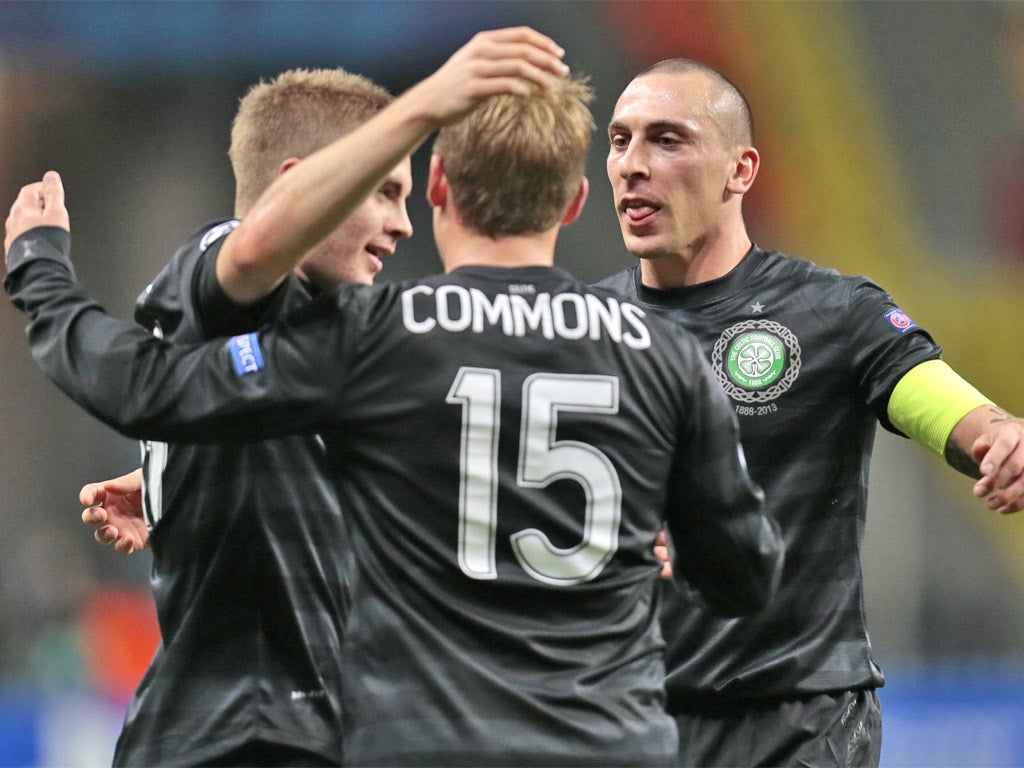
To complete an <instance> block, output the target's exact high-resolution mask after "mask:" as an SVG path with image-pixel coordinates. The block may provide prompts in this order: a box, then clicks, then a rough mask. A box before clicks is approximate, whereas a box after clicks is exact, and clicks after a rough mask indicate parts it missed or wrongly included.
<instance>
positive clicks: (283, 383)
mask: <svg viewBox="0 0 1024 768" xmlns="http://www.w3.org/2000/svg"><path fill="white" fill-rule="evenodd" d="M35 186H36V185H29V187H26V189H25V190H23V191H22V193H21V194H20V195H19V197H18V200H17V202H16V203H15V205H14V207H13V208H12V213H11V216H10V217H9V218H8V220H7V226H8V232H7V238H8V242H9V249H8V252H7V259H6V262H7V269H8V274H7V277H6V279H5V280H4V288H5V289H6V290H7V292H8V293H9V294H10V295H11V299H12V301H13V303H14V305H15V306H16V307H17V308H18V309H20V310H22V311H23V312H25V313H26V314H27V315H28V317H29V325H28V337H29V345H30V347H31V350H32V356H33V357H34V358H35V360H36V362H37V363H38V365H39V367H40V368H41V369H42V371H43V373H45V374H46V376H47V377H48V378H49V379H50V380H51V381H53V382H54V383H55V384H56V385H57V386H58V387H59V388H60V389H61V390H62V391H64V393H65V394H67V395H68V396H69V397H70V398H71V399H72V400H74V401H75V402H76V403H78V404H79V405H80V406H82V407H83V408H84V409H85V410H87V411H88V412H89V413H91V414H93V415H94V416H96V417H97V418H99V419H100V420H101V421H103V422H104V423H105V424H107V425H109V426H111V427H113V428H114V429H116V430H118V431H119V432H121V433H122V434H124V435H127V436H128V437H139V438H148V439H155V440H167V441H176V442H216V441H238V440H247V439H254V438H261V437H275V436H279V435H282V434H287V433H294V432H307V431H315V430H316V429H318V428H322V427H323V426H324V425H326V424H329V423H331V422H330V419H331V417H332V416H333V414H334V400H335V398H336V396H337V395H336V392H334V391H332V389H331V388H330V387H328V386H325V384H324V382H325V381H331V380H332V376H333V377H334V378H338V377H340V373H339V370H340V369H341V368H340V367H341V366H343V365H344V363H343V361H342V360H341V353H342V352H343V350H344V349H346V348H347V346H348V345H350V344H351V342H352V338H353V335H354V333H356V329H355V326H354V324H353V323H347V324H346V323H341V322H336V319H337V315H338V314H339V313H340V311H341V310H340V308H339V307H337V306H336V304H334V303H333V298H334V297H332V296H328V297H325V301H322V302H319V303H317V304H315V305H311V306H310V307H309V308H308V310H304V318H303V319H304V324H303V325H304V327H303V330H304V331H308V333H297V332H295V329H294V328H292V327H290V326H289V325H288V324H287V323H282V324H281V325H280V326H279V327H278V331H277V332H276V333H268V334H266V335H265V336H264V335H260V336H258V335H257V334H255V333H254V334H247V335H244V336H240V337H235V338H234V339H231V340H224V339H222V340H219V341H214V342H210V343H208V344H203V345H192V346H178V345H171V344H168V343H167V342H164V341H162V340H160V339H158V338H156V337H155V336H153V335H151V334H150V333H148V332H147V331H145V330H144V329H143V328H141V327H140V326H138V325H136V324H134V323H131V322H127V321H123V320H118V319H116V318H112V317H109V316H108V315H107V314H106V313H105V312H104V311H103V308H102V307H100V306H99V304H97V303H96V302H95V301H93V300H92V299H90V298H89V296H88V295H86V294H85V292H84V291H83V290H82V288H81V287H80V286H79V285H78V283H77V282H76V281H75V279H74V273H73V271H72V268H71V262H70V259H69V256H68V254H69V252H70V250H71V240H70V235H69V233H68V232H67V230H66V229H65V228H64V227H62V226H36V227H35V228H33V229H30V230H29V231H27V232H23V233H20V234H19V232H20V230H21V229H22V228H23V227H25V226H28V225H32V224H36V223H38V222H40V221H45V222H51V221H56V220H59V219H60V218H61V215H63V217H64V220H65V222H66V215H67V212H66V211H65V210H64V206H63V191H62V189H61V187H60V177H59V176H58V175H57V174H55V173H52V172H51V173H48V174H47V176H46V180H45V181H44V182H42V187H40V188H39V190H35V189H34V188H35ZM33 209H36V210H35V212H33ZM40 212H42V213H40ZM65 226H66V224H65ZM311 313H312V316H310V315H311ZM261 341H262V342H263V347H262V352H263V355H264V357H263V358H262V359H259V360H257V358H256V357H254V350H259V347H258V345H259V343H260V342H261ZM264 360H265V362H266V364H265V365H264V364H263V361H264ZM256 362H258V363H259V365H253V363H256ZM282 370H283V371H284V373H283V374H282V373H281V372H282ZM254 417H257V418H254Z"/></svg>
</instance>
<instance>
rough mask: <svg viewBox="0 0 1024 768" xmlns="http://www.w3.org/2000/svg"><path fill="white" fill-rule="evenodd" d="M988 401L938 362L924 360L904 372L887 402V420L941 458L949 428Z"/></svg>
mask: <svg viewBox="0 0 1024 768" xmlns="http://www.w3.org/2000/svg"><path fill="white" fill-rule="evenodd" d="M991 404H992V401H991V400H990V399H989V398H987V397H985V396H984V395H983V394H981V392H979V391H978V390H976V389H975V388H974V387H973V386H971V385H970V384H968V383H967V382H966V381H964V380H963V379H962V378H960V376H959V375H958V374H957V373H956V371H954V370H953V369H952V368H950V367H949V366H948V365H946V363H944V362H943V361H942V360H927V361H925V362H923V363H921V364H920V365H916V366H914V367H913V368H911V369H910V370H909V371H907V372H906V373H905V374H904V375H903V378H902V379H900V380H899V382H897V384H896V388H895V389H893V391H892V396H891V397H890V398H889V408H888V414H889V420H890V421H891V422H892V424H893V426H894V427H896V429H898V430H900V431H901V432H903V433H904V434H905V435H907V436H908V437H911V438H913V439H914V440H916V441H917V442H919V443H921V444H922V445H925V446H927V447H928V448H929V450H931V451H932V452H933V453H935V454H937V455H938V456H940V457H941V456H944V455H945V451H946V441H948V440H949V436H950V434H951V433H952V432H953V427H955V426H956V425H957V423H958V422H959V421H960V419H962V418H963V417H964V416H966V415H967V414H968V413H970V412H971V411H973V410H974V409H975V408H978V407H980V406H983V405H991Z"/></svg>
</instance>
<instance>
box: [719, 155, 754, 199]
mask: <svg viewBox="0 0 1024 768" xmlns="http://www.w3.org/2000/svg"><path fill="white" fill-rule="evenodd" d="M760 164H761V156H760V155H759V154H758V152H757V150H756V149H754V148H753V147H746V148H744V150H743V151H742V152H741V153H740V154H739V157H737V158H736V164H735V165H734V166H733V169H732V174H731V175H730V176H729V180H728V181H727V182H726V185H725V188H726V190H727V191H729V192H732V193H733V194H734V195H743V194H746V193H747V191H748V190H749V189H750V188H751V186H753V184H754V178H755V177H756V176H757V169H758V167H759V166H760Z"/></svg>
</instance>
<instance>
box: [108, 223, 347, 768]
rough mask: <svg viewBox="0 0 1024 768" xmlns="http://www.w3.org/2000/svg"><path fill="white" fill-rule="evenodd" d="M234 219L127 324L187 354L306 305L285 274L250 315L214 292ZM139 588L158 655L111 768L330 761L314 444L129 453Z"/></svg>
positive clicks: (338, 721) (183, 253)
mask: <svg viewBox="0 0 1024 768" xmlns="http://www.w3.org/2000/svg"><path fill="white" fill-rule="evenodd" d="M237 223H238V222H237V221H234V220H232V221H227V222H221V223H215V224H213V225H210V226H208V227H204V228H203V229H202V230H201V231H199V232H198V233H196V234H195V235H193V236H192V237H190V238H189V239H188V240H186V241H185V242H184V243H183V244H182V246H181V248H179V250H178V252H177V253H176V254H175V256H174V258H173V260H172V261H171V262H170V263H169V264H168V266H167V267H165V268H164V269H163V270H162V271H161V272H160V274H159V275H158V276H157V277H156V279H155V280H154V281H153V282H152V283H151V284H150V285H149V286H147V288H146V290H145V291H144V292H143V293H142V294H141V295H140V296H139V299H138V302H137V305H136V320H137V321H138V322H139V323H140V324H141V325H143V326H144V327H145V328H147V329H149V330H151V331H152V332H154V333H156V334H158V335H159V336H161V337H163V338H167V339H172V340H175V341H181V342H197V341H201V340H203V339H206V338H211V337H217V336H223V335H227V334H232V333H240V332H242V331H245V330H251V329H254V328H257V327H259V325H261V324H262V323H263V322H266V321H268V320H271V319H273V318H275V317H277V316H279V315H281V314H284V312H286V311H287V310H289V309H292V308H295V307H298V306H301V305H303V304H306V303H308V302H309V301H310V298H311V297H310V293H309V291H308V288H307V286H306V285H305V284H303V283H302V282H301V281H300V280H299V279H298V278H297V277H295V276H293V275H292V276H289V277H288V278H287V279H286V280H285V281H284V283H282V285H281V286H279V287H278V288H277V289H276V290H275V291H274V293H273V294H272V295H271V296H270V297H268V298H267V299H265V300H264V301H263V302H261V303H260V304H259V305H258V306H256V307H254V308H251V309H245V310H243V309H239V308H238V307H236V306H235V305H233V304H232V303H231V302H230V300H228V299H227V297H226V296H225V295H224V294H223V292H222V291H221V290H220V288H219V284H218V283H217V280H216V275H215V270H214V266H215V263H216V254H217V252H218V250H219V248H220V245H221V244H222V243H223V238H224V236H225V235H227V233H228V232H230V231H231V230H232V229H233V228H234V227H235V226H236V225H237ZM142 447H143V452H142V457H143V470H144V483H145V484H144V500H145V503H144V507H145V514H146V517H147V522H148V524H149V525H150V527H151V534H150V548H151V550H152V553H153V567H152V577H151V580H150V581H151V585H152V590H153V597H154V600H155V603H156V609H157V616H158V619H159V623H160V631H161V637H162V642H161V644H160V646H159V647H158V649H157V651H156V654H155V656H154V658H153V660H152V663H151V664H150V667H149V669H148V671H147V672H146V674H145V676H144V677H143V679H142V682H141V684H140V685H139V687H138V690H137V691H136V693H135V696H134V698H133V699H132V701H131V703H130V706H129V710H128V713H127V717H126V719H125V723H124V728H123V730H122V733H121V736H120V738H119V740H118V744H117V748H116V751H115V756H114V763H115V765H125V766H139V765H171V764H174V765H185V764H198V763H199V762H205V761H208V760H211V759H214V758H216V757H217V756H218V755H220V754H223V753H226V752H229V751H231V750H233V749H237V748H238V747H239V746H240V745H242V744H246V743H256V742H262V743H266V744H274V745H279V746H281V747H294V748H296V749H297V750H303V751H308V752H313V753H316V754H319V755H321V756H323V757H324V758H325V759H327V760H332V761H336V762H340V761H341V759H342V752H341V728H342V717H341V702H340V696H339V692H340V678H341V669H340V649H341V619H342V617H343V615H344V611H345V610H346V609H347V605H348V602H347V601H348V595H347V591H346V582H345V578H344V567H345V563H344V557H345V556H346V553H347V551H348V547H347V544H345V537H344V531H343V529H342V520H341V512H340V509H339V507H338V503H337V501H336V496H335V493H334V488H333V486H332V485H331V483H330V481H329V479H328V476H327V473H326V471H325V465H324V459H325V456H324V448H323V444H322V442H320V441H319V439H318V438H317V437H316V436H314V435H288V436H283V437H280V438H277V439H273V440H258V441H252V442H244V443H241V442H239V443H230V444H224V445H213V444H205V445H198V444H190V443H170V444H167V443H156V442H151V441H146V442H143V444H142Z"/></svg>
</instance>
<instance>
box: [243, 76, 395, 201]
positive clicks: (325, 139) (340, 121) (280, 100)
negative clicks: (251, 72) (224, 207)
mask: <svg viewBox="0 0 1024 768" xmlns="http://www.w3.org/2000/svg"><path fill="white" fill-rule="evenodd" d="M392 100H393V97H392V96H391V94H390V93H388V92H387V91H386V90H385V89H384V88H381V87H380V86H379V85H377V84H376V83H374V82H372V81H371V80H368V79H367V78H365V77H362V76H361V75H355V74H352V73H351V72H346V71H345V70H343V69H313V70H306V69H290V70H288V71H286V72H282V73H281V74H280V75H278V76H277V77H275V78H274V79H273V80H270V81H269V82H263V81H261V82H260V83H257V84H256V85H254V86H253V87H252V88H250V89H249V92H248V93H246V95H245V96H244V97H243V98H242V100H241V101H240V102H239V105H238V113H237V114H236V115H235V120H234V123H233V124H232V127H231V149H230V150H229V151H228V156H229V157H230V158H231V168H232V170H233V171H234V174H235V215H236V216H243V215H245V213H246V212H248V210H249V209H250V208H251V207H252V205H253V203H255V202H256V200H257V199H258V198H259V196H260V195H261V194H263V191H264V190H265V189H266V188H267V187H268V186H270V184H271V182H272V181H273V180H274V179H275V178H276V176H277V172H278V169H279V168H280V166H281V163H282V162H284V161H285V160H287V159H288V158H290V157H298V158H303V157H307V156H308V155H311V154H312V153H314V152H316V151H317V150H318V149H322V148H323V147H325V146H327V145H328V144H330V143H331V142H332V141H334V140H335V139H337V138H340V137H341V136H344V135H345V134H346V133H349V132H350V131H352V130H354V129H355V128H356V127H358V126H359V125H361V124H363V123H365V122H366V121H367V120H369V119H370V118H371V117H373V116H374V115H375V114H377V113H378V112H380V111H381V110H382V109H384V107H386V106H387V105H388V104H390V103H391V101H392Z"/></svg>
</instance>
